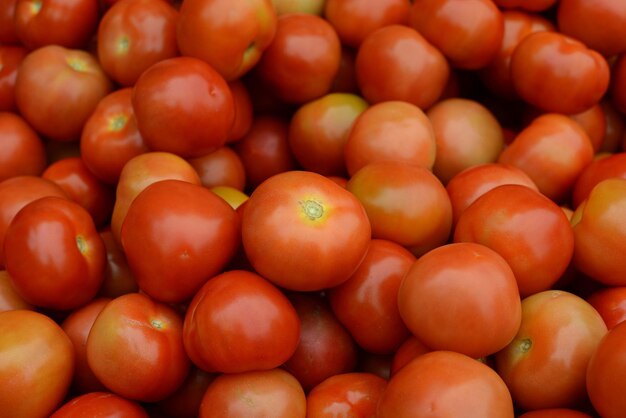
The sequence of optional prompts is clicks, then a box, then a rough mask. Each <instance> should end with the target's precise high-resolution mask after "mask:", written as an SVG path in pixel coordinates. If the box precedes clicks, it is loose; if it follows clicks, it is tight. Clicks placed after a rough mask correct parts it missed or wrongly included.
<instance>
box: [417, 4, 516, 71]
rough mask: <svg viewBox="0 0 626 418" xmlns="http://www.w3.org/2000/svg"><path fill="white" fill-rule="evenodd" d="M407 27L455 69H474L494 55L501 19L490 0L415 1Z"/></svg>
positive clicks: (498, 40) (500, 35)
mask: <svg viewBox="0 0 626 418" xmlns="http://www.w3.org/2000/svg"><path fill="white" fill-rule="evenodd" d="M410 23H411V26H412V27H414V28H415V29H417V31H418V32H419V33H421V34H422V35H423V36H424V38H426V39H427V40H428V42H430V43H431V44H433V45H434V46H435V47H437V48H438V49H439V50H440V51H441V52H442V53H443V55H445V56H446V58H448V60H450V62H451V64H452V65H453V66H454V67H457V68H463V69H471V70H475V69H478V68H482V67H484V66H485V65H487V64H488V63H489V62H490V61H491V60H492V59H493V58H495V56H496V54H497V53H498V50H499V48H500V45H501V43H502V38H503V35H504V20H503V17H502V13H501V12H500V10H499V9H498V7H497V6H496V5H495V4H494V3H493V2H492V1H490V0H415V1H413V5H412V6H411V17H410Z"/></svg>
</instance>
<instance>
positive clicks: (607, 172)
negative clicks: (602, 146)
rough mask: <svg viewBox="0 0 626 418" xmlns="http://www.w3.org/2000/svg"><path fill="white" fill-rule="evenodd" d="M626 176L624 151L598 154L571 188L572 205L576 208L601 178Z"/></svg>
mask: <svg viewBox="0 0 626 418" xmlns="http://www.w3.org/2000/svg"><path fill="white" fill-rule="evenodd" d="M612 177H619V178H626V152H617V153H614V154H604V155H598V156H597V157H596V158H594V160H593V161H592V162H591V163H589V164H588V165H587V166H586V167H585V169H584V170H583V171H582V172H581V173H580V175H579V176H578V178H577V179H576V183H575V184H574V189H573V190H572V207H574V208H577V207H578V206H580V204H581V203H583V201H584V200H585V199H587V198H588V197H589V194H590V193H591V191H592V190H593V188H594V187H595V186H596V185H597V184H598V183H600V182H601V181H602V180H606V179H608V178H612Z"/></svg>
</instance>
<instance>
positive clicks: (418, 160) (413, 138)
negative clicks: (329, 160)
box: [343, 101, 436, 176]
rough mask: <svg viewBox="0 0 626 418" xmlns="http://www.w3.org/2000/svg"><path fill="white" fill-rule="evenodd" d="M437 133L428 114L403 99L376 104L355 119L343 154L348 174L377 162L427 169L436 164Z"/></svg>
mask: <svg viewBox="0 0 626 418" xmlns="http://www.w3.org/2000/svg"><path fill="white" fill-rule="evenodd" d="M435 152H436V142H435V132H434V131H433V128H432V124H431V123H430V120H429V119H428V117H426V114H425V113H424V112H423V111H422V110H421V109H420V108H419V107H417V106H415V105H413V104H411V103H408V102H403V101H388V102H382V103H377V104H375V105H373V106H371V107H369V108H367V109H365V110H364V111H363V112H362V113H361V114H360V115H359V116H358V117H357V118H356V120H355V121H354V124H353V125H352V128H351V129H350V132H349V134H348V138H347V141H346V143H345V147H344V149H343V156H344V159H345V164H346V168H347V170H348V174H349V175H351V176H352V175H354V173H356V172H357V171H358V170H359V169H361V168H363V167H364V166H365V165H367V164H369V163H371V162H375V161H400V162H405V163H407V164H412V165H416V166H420V167H424V168H427V169H431V168H432V167H433V164H434V163H435Z"/></svg>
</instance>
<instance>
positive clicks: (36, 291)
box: [4, 196, 106, 310]
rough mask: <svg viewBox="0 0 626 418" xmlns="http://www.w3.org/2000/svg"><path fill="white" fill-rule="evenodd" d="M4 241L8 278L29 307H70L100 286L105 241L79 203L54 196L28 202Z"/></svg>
mask: <svg viewBox="0 0 626 418" xmlns="http://www.w3.org/2000/svg"><path fill="white" fill-rule="evenodd" d="M4 245H5V247H4V250H5V251H4V256H5V263H6V269H7V271H8V272H9V275H10V276H11V282H12V283H13V285H14V286H15V289H16V290H17V291H18V293H19V294H20V295H21V296H22V297H23V298H24V300H26V301H27V302H29V303H32V304H33V305H36V306H39V307H45V308H52V309H56V310H69V309H74V308H77V307H79V306H81V305H83V304H85V303H87V302H88V301H90V300H91V299H92V298H93V297H94V296H95V295H96V293H97V292H98V289H99V288H100V284H101V283H102V279H103V277H104V276H103V274H104V265H105V259H106V253H105V249H104V244H103V243H102V239H101V238H100V235H99V234H98V231H97V230H96V226H95V224H94V222H93V219H92V218H91V215H89V212H87V210H86V209H84V208H83V207H82V206H80V205H79V204H78V203H74V202H72V201H71V200H69V199H66V198H61V197H57V196H49V197H44V198H41V199H37V200H35V201H33V202H31V203H29V204H28V205H26V206H24V208H22V209H21V210H20V211H19V212H18V213H17V214H16V215H15V217H14V218H13V220H12V221H11V224H10V225H9V227H8V228H7V231H6V236H5V238H4Z"/></svg>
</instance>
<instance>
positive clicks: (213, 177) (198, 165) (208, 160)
mask: <svg viewBox="0 0 626 418" xmlns="http://www.w3.org/2000/svg"><path fill="white" fill-rule="evenodd" d="M188 161H189V164H191V165H192V167H193V168H194V169H195V170H196V171H197V172H198V176H200V181H201V182H202V185H203V186H204V187H208V188H212V187H216V186H229V187H233V188H235V189H237V190H243V189H244V187H245V185H246V169H245V168H244V166H243V162H242V161H241V158H240V157H239V155H238V154H237V153H236V152H235V151H233V149H232V148H230V147H228V146H226V145H224V146H222V147H220V148H218V149H216V150H215V151H212V152H210V153H208V154H206V155H203V156H201V157H197V158H191V159H189V160H188Z"/></svg>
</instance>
